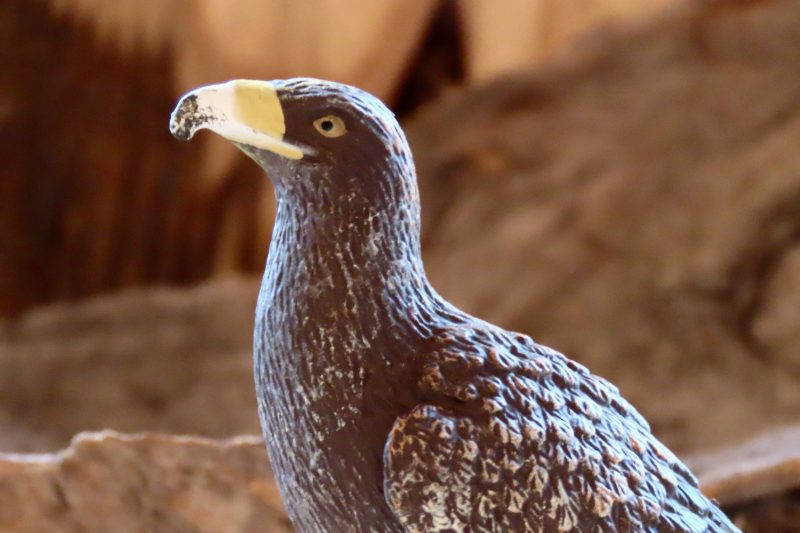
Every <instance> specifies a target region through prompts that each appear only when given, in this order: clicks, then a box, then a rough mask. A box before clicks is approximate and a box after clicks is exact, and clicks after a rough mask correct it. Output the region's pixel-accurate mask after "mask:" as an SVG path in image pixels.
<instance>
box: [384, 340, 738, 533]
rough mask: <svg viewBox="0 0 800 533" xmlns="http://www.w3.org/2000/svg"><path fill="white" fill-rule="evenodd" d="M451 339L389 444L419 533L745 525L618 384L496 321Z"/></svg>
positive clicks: (433, 360) (405, 514) (410, 526)
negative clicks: (702, 484)
mask: <svg viewBox="0 0 800 533" xmlns="http://www.w3.org/2000/svg"><path fill="white" fill-rule="evenodd" d="M444 338H445V342H444V344H445V346H444V347H443V348H442V349H440V350H435V351H434V352H432V353H431V354H429V355H428V356H427V357H426V358H425V360H424V361H422V371H421V376H422V377H421V379H420V381H419V387H420V393H421V395H422V397H423V398H424V399H425V401H424V403H421V404H419V405H417V406H416V407H414V408H413V409H412V410H411V411H410V412H408V413H407V414H405V415H404V416H401V417H399V418H398V419H397V420H396V421H395V423H394V426H393V428H392V430H391V432H390V434H389V438H388V440H387V442H386V447H385V449H384V493H385V497H386V501H387V503H388V505H389V507H390V508H391V509H392V510H393V512H394V513H395V516H396V517H397V518H398V520H399V521H400V523H401V524H403V526H404V527H405V529H406V531H410V532H412V531H413V532H417V531H419V532H423V531H425V532H428V531H467V530H471V531H573V530H577V531H650V530H653V531H655V530H657V531H675V532H677V531H682V532H684V531H685V532H698V533H700V532H706V531H738V530H737V529H736V528H735V527H734V526H733V525H732V524H731V523H730V522H729V521H728V519H727V518H726V517H725V515H724V514H722V512H721V511H720V510H719V509H718V508H717V507H716V505H714V504H713V503H712V502H711V501H709V500H708V499H707V498H706V497H705V496H703V495H702V493H701V492H700V490H699V488H698V484H697V480H696V479H695V478H694V476H693V475H692V474H691V472H689V470H688V469H687V468H686V467H685V466H684V465H683V464H682V463H681V462H680V461H679V460H678V459H677V458H676V457H675V456H674V455H673V454H672V453H671V452H670V451H669V450H667V449H666V448H665V447H664V446H663V445H662V444H661V443H660V442H658V440H657V439H656V438H655V437H653V435H652V434H651V433H650V428H649V426H648V424H647V422H646V421H645V420H644V419H643V418H642V417H641V416H640V415H639V414H638V413H637V412H636V410H635V409H634V408H633V407H632V406H631V405H630V404H628V403H627V402H626V401H625V400H624V399H623V398H622V397H621V396H620V395H619V392H618V390H617V389H616V387H614V386H613V385H611V384H610V383H608V382H607V381H605V380H603V379H602V378H599V377H597V376H593V375H592V374H590V373H589V372H588V370H586V368H584V367H582V366H581V365H578V364H577V363H574V362H573V361H570V360H568V359H566V358H565V357H564V356H562V355H561V354H559V353H557V352H554V351H552V350H549V349H547V348H545V347H542V346H540V345H537V344H536V343H534V342H533V341H532V340H531V339H529V338H527V337H525V336H522V335H513V334H509V333H507V332H504V331H502V330H498V329H496V328H491V327H487V328H485V330H483V331H480V330H474V329H471V330H470V331H469V332H468V333H465V334H463V335H458V334H456V335H453V334H447V335H445V336H444Z"/></svg>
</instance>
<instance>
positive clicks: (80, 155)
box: [0, 0, 674, 315]
mask: <svg viewBox="0 0 800 533" xmlns="http://www.w3.org/2000/svg"><path fill="white" fill-rule="evenodd" d="M673 2H674V0H654V1H651V2H638V1H635V0H568V1H564V0H530V1H526V0H502V1H500V2H481V1H479V0H464V1H463V2H456V1H455V0H419V1H414V2H406V1H403V0H390V1H389V0H387V1H384V2H372V1H369V0H359V1H349V2H343V1H337V0H314V1H309V2H292V1H265V0H185V1H179V0H137V1H134V0H5V1H4V2H2V3H0V43H1V44H2V46H0V65H2V66H3V68H2V69H0V158H2V160H3V162H4V164H3V166H2V168H0V197H1V198H2V207H0V249H2V250H3V252H2V255H0V315H1V314H6V315H8V314H16V313H18V312H20V311H22V310H24V309H26V308H28V307H30V306H32V305H35V304H40V303H44V302H49V301H54V300H60V299H73V298H77V297H82V296H86V295H90V294H95V293H99V292H104V291H108V290H112V289H117V288H120V287H127V286H134V285H141V284H148V283H188V282H194V281H198V280H201V279H205V278H209V277H213V276H217V275H220V274H224V273H229V272H231V271H237V272H257V271H259V270H260V269H261V268H262V266H263V262H264V254H265V250H266V245H267V242H268V240H269V235H270V231H271V227H270V226H271V218H272V196H271V191H270V190H269V187H268V186H267V184H266V182H265V180H264V179H263V178H261V177H260V172H259V171H258V169H256V168H255V167H254V165H252V164H251V163H250V162H249V161H246V160H245V159H244V158H242V157H240V156H238V155H237V154H236V152H235V151H234V149H233V148H232V147H231V146H230V145H229V144H227V143H225V142H223V141H221V140H219V139H215V138H212V137H211V136H204V138H203V139H202V142H199V143H193V144H192V145H189V146H186V145H182V144H180V143H177V142H175V141H174V140H173V139H171V138H170V136H169V134H168V132H167V128H166V123H167V117H168V115H169V111H170V109H171V106H172V105H173V103H174V101H175V100H176V98H177V97H178V96H179V95H180V94H181V93H182V92H184V91H186V90H187V89H189V88H192V87H194V86H197V85H201V84H204V83H210V82H216V81H220V80H225V79H229V78H242V77H250V78H260V79H271V78H281V77H290V76H298V75H306V76H316V77H323V78H330V79H335V80H340V81H344V82H347V83H352V84H355V85H359V86H361V87H364V88H366V89H368V90H370V91H373V92H375V93H376V94H378V95H379V96H381V97H382V98H384V99H386V100H387V101H388V102H389V103H390V104H391V105H393V106H394V107H395V108H396V109H397V111H398V113H400V114H401V117H405V116H407V115H408V114H409V113H412V112H414V111H415V110H416V109H417V108H418V107H419V106H420V105H423V104H424V103H426V102H429V101H431V100H433V99H435V98H437V97H438V96H439V95H440V94H441V93H442V92H444V91H447V90H448V89H450V88H452V87H458V86H468V85H472V84H478V83H483V82H485V81H487V80H490V79H493V78H495V77H498V76H502V75H504V74H508V73H509V72H512V71H518V70H525V69H529V68H531V67H533V66H536V65H540V64H543V63H546V62H548V61H550V60H552V59H553V58H554V57H556V56H558V55H559V54H560V53H561V52H562V51H563V50H564V49H565V48H569V47H570V46H571V43H572V42H573V40H574V38H575V36H576V35H579V34H581V33H582V32H584V31H586V30H591V28H594V29H595V30H594V31H600V32H602V31H605V30H606V29H607V28H608V27H609V26H613V25H624V24H636V23H637V21H638V20H640V19H642V18H643V17H645V16H646V15H647V14H652V13H653V12H655V11H657V10H659V9H662V8H664V7H665V6H666V4H670V3H673Z"/></svg>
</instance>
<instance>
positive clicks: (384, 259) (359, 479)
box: [171, 79, 736, 532]
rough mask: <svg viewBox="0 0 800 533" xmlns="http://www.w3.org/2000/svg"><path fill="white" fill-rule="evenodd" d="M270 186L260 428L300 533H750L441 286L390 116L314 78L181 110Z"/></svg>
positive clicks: (663, 452)
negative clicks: (425, 250) (425, 262)
mask: <svg viewBox="0 0 800 533" xmlns="http://www.w3.org/2000/svg"><path fill="white" fill-rule="evenodd" d="M171 128H172V131H173V133H174V134H176V135H177V136H178V137H181V138H188V137H190V136H191V135H192V134H193V133H194V132H195V131H196V130H197V129H199V128H208V129H212V130H214V131H216V132H218V133H220V134H222V135H223V136H226V137H228V138H230V139H231V140H233V141H234V142H236V143H237V145H238V146H239V147H240V148H241V149H242V150H243V151H244V152H246V153H247V154H248V155H250V156H251V157H252V158H253V159H254V160H255V161H257V162H258V163H259V164H260V165H261V166H262V167H263V168H264V169H265V170H266V172H267V174H268V175H269V177H270V179H271V180H272V182H273V184H274V186H275V189H276V193H277V198H278V207H277V217H276V222H275V229H274V235H273V240H272V243H271V245H270V251H269V258H268V261H267V268H266V272H265V275H264V281H263V285H262V288H261V293H260V296H259V302H258V306H257V316H256V331H255V337H254V342H255V370H256V372H255V374H256V388H257V391H258V398H259V413H260V415H261V420H262V424H263V427H264V431H265V438H266V441H267V447H268V450H269V454H270V458H271V460H272V464H273V467H274V470H275V474H276V479H277V481H278V484H279V486H280V489H281V495H282V497H283V499H284V502H285V503H286V506H287V509H288V511H289V515H290V517H291V519H292V521H293V523H294V524H295V526H296V527H297V528H298V530H300V531H379V532H398V531H419V532H422V531H664V532H677V531H691V532H703V531H736V528H735V527H734V526H733V525H732V524H731V523H730V521H728V519H727V518H726V517H725V516H724V515H723V514H722V512H721V511H720V510H719V509H718V508H717V507H716V505H714V504H713V503H712V502H710V501H709V500H708V499H706V498H705V497H704V496H703V495H702V494H701V492H700V490H699V489H698V486H697V481H696V479H695V478H694V477H693V476H692V474H691V473H690V472H689V471H688V469H687V468H686V467H685V466H684V465H683V464H682V463H681V462H680V461H679V460H678V459H677V458H676V457H675V456H674V455H673V454H672V453H671V452H669V450H667V449H666V448H665V447H664V446H663V445H661V444H660V443H659V442H658V440H657V439H656V438H655V437H653V435H652V434H651V433H650V430H649V427H648V425H647V422H645V421H644V419H643V418H642V417H641V416H640V415H639V414H638V413H637V412H636V410H635V409H634V408H633V407H632V406H631V405H629V404H628V403H627V402H626V401H625V400H624V399H623V398H622V397H621V396H620V395H619V392H618V391H617V389H616V388H615V387H614V386H613V385H611V384H609V383H608V382H606V381H605V380H603V379H601V378H599V377H596V376H593V375H592V374H591V373H589V371H588V370H586V369H585V368H584V367H582V366H580V365H578V364H576V363H574V362H572V361H570V360H568V359H567V358H565V357H564V356H562V355H561V354H559V353H557V352H554V351H553V350H550V349H549V348H546V347H544V346H541V345H539V344H536V343H535V342H534V341H532V340H531V339H530V338H529V337H527V336H524V335H520V334H516V333H511V332H507V331H504V330H502V329H500V328H498V327H496V326H493V325H491V324H488V323H486V322H483V321H481V320H479V319H477V318H474V317H471V316H469V315H467V314H466V313H464V312H462V311H459V310H458V309H456V308H454V307H453V306H452V305H450V304H449V303H448V302H446V301H445V300H444V299H443V298H441V297H440V296H439V295H438V294H436V292H435V291H434V290H433V288H432V287H431V286H430V284H429V283H428V281H427V279H426V277H425V273H424V269H423V266H422V260H421V256H420V240H419V234H420V227H419V201H418V196H417V185H416V177H415V174H414V166H413V162H412V160H411V154H410V150H409V148H408V146H407V144H406V141H405V137H404V135H403V132H402V131H401V129H400V127H399V126H398V124H397V122H396V121H395V119H394V117H393V116H392V115H391V113H390V112H389V111H388V110H387V109H386V108H385V107H384V106H383V105H382V104H381V103H380V102H379V101H378V100H377V99H375V98H374V97H372V96H370V95H368V94H366V93H364V92H362V91H359V90H358V89H355V88H352V87H348V86H344V85H340V84H335V83H331V82H324V81H320V80H309V79H295V80H288V81H278V82H272V83H269V84H268V83H265V82H259V83H256V82H230V83H228V84H224V85H219V86H210V87H207V88H201V89H198V90H197V91H195V92H193V93H190V94H189V95H187V96H186V97H184V99H183V100H182V101H181V103H180V104H179V106H178V107H177V108H176V111H175V113H174V114H173V118H172V122H171Z"/></svg>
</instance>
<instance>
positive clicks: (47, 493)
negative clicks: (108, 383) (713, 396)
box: [0, 428, 800, 533]
mask: <svg viewBox="0 0 800 533" xmlns="http://www.w3.org/2000/svg"><path fill="white" fill-rule="evenodd" d="M798 435H800V429H798V428H790V429H787V430H782V431H779V432H775V433H770V434H766V435H763V436H761V437H759V438H758V439H756V440H754V441H752V442H750V443H747V444H745V445H743V446H738V447H732V448H728V449H724V450H722V451H718V452H713V453H707V454H704V455H703V456H698V457H694V458H691V457H690V458H689V462H690V463H691V464H694V465H696V466H697V468H698V472H699V474H700V479H701V483H702V484H703V485H704V490H706V491H707V492H708V493H709V494H711V495H712V496H715V497H717V498H718V499H719V500H720V502H721V503H722V504H723V505H724V506H725V508H726V511H727V512H728V513H729V514H730V515H731V516H732V517H733V518H734V519H735V520H736V522H737V523H738V524H739V525H740V526H741V527H743V529H744V531H745V532H760V531H764V532H766V531H792V530H793V529H792V526H793V525H796V524H797V519H798V518H800V492H798V489H800V476H798V473H800V468H798V466H800V449H798V447H797V446H796V443H797V437H798ZM766 443H773V444H776V446H765V444H766ZM743 473H744V475H743ZM743 479H745V480H746V483H747V484H748V485H749V486H750V487H755V490H745V492H742V491H741V490H740V489H741V485H742V483H741V482H742V480H743ZM736 486H739V489H738V490H737V489H734V490H732V487H736ZM0 502H2V505H0V530H2V531H13V532H15V533H28V532H30V533H34V532H36V533H38V532H42V531H49V532H73V531H76V532H77V531H115V532H120V533H126V532H128V531H131V532H133V531H159V532H185V533H189V532H198V533H199V532H208V533H227V532H231V533H233V532H254V533H255V532H260V533H273V532H275V533H277V532H284V531H291V530H292V528H291V525H290V523H289V521H288V518H287V517H286V515H285V512H284V510H283V506H282V504H281V502H280V497H279V494H278V491H277V488H276V486H275V484H274V481H273V479H272V476H271V473H270V471H269V468H268V467H267V460H266V451H265V449H264V446H263V443H262V441H261V438H260V437H238V438H232V439H227V440H211V439H205V438H199V437H187V436H169V435H123V434H119V433H115V432H112V431H104V432H99V433H82V434H80V435H78V436H77V437H75V438H74V439H73V441H72V443H71V445H70V446H69V447H68V448H67V449H66V450H64V451H62V452H59V453H55V454H38V455H36V454H29V455H25V454H1V453H0Z"/></svg>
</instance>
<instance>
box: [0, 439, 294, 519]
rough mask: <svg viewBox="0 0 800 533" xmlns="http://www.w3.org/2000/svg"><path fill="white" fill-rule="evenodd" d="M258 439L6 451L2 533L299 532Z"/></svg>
mask: <svg viewBox="0 0 800 533" xmlns="http://www.w3.org/2000/svg"><path fill="white" fill-rule="evenodd" d="M266 455H267V454H266V450H265V448H264V446H263V443H262V441H261V439H260V438H258V437H241V438H234V439H229V440H219V441H215V440H209V439H202V438H198V437H177V436H165V435H132V436H131V435H121V434H118V433H114V432H110V431H106V432H101V433H83V434H81V435H78V436H77V437H76V438H75V439H74V440H73V441H72V444H71V445H70V447H69V448H67V449H66V450H64V451H63V452H60V453H57V454H42V455H27V456H26V455H14V454H7V455H4V454H0V502H2V504H0V530H2V531H9V532H14V533H41V532H45V531H47V532H59V533H60V532H85V531H114V532H118V533H126V532H139V531H152V532H181V533H189V532H198V533H199V532H207V533H224V532H229V531H230V532H242V533H244V532H254V533H255V532H258V533H279V532H286V531H292V527H291V525H290V523H289V519H288V517H287V516H286V513H285V512H284V510H283V505H282V504H281V501H280V496H279V494H278V491H277V487H276V486H275V484H274V482H273V480H272V474H271V472H270V470H269V467H268V466H267V459H266Z"/></svg>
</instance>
